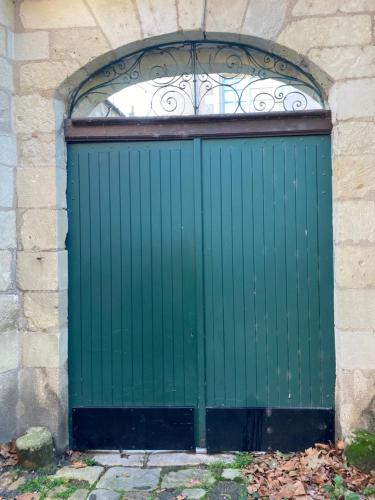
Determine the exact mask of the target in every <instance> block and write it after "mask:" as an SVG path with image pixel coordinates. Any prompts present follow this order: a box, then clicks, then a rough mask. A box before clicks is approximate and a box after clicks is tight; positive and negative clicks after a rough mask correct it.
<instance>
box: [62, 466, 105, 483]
mask: <svg viewBox="0 0 375 500" xmlns="http://www.w3.org/2000/svg"><path fill="white" fill-rule="evenodd" d="M103 470H104V467H100V466H99V465H95V466H94V467H83V468H82V469H73V468H72V467H63V468H62V469H60V470H58V471H57V472H56V474H55V475H54V476H53V477H59V478H63V479H68V480H75V481H86V482H87V483H90V484H92V483H95V482H96V481H97V480H98V479H99V477H100V476H101V474H102V472H103Z"/></svg>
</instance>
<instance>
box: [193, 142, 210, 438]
mask: <svg viewBox="0 0 375 500" xmlns="http://www.w3.org/2000/svg"><path fill="white" fill-rule="evenodd" d="M193 144H194V146H193V147H194V150H193V158H194V161H193V173H194V197H193V199H194V226H195V234H194V239H195V255H194V257H195V266H196V267H195V285H196V287H195V294H196V303H195V308H196V353H197V355H196V359H197V400H198V411H197V415H198V419H197V418H196V422H197V424H196V427H197V428H196V442H197V444H198V446H201V447H205V445H206V405H207V401H206V399H207V393H206V339H205V330H204V301H205V298H204V282H203V280H204V275H203V273H204V264H203V256H202V250H203V240H202V210H203V204H202V201H203V200H202V144H201V140H200V139H194V142H193Z"/></svg>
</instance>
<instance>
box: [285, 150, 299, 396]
mask: <svg viewBox="0 0 375 500" xmlns="http://www.w3.org/2000/svg"><path fill="white" fill-rule="evenodd" d="M295 186H296V159H295V144H294V141H287V142H286V144H285V235H286V236H285V239H286V252H285V254H286V262H285V266H286V296H287V299H286V300H287V314H288V350H289V356H288V357H289V394H288V404H289V406H298V404H299V400H300V356H299V336H298V328H299V325H298V299H297V287H298V278H297V247H296V187H295Z"/></svg>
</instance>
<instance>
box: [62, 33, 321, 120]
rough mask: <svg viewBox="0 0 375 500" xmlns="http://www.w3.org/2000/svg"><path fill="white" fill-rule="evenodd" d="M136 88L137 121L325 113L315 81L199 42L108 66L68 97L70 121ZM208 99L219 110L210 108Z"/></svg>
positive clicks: (245, 51)
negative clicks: (141, 104) (141, 103)
mask: <svg viewBox="0 0 375 500" xmlns="http://www.w3.org/2000/svg"><path fill="white" fill-rule="evenodd" d="M136 85H138V86H142V89H143V91H144V95H145V101H147V102H146V108H145V111H144V112H143V114H142V116H168V115H175V116H176V115H177V116H181V115H200V114H211V113H213V114H216V113H227V112H230V113H256V112H272V111H279V112H280V111H304V110H307V109H324V100H323V97H322V94H321V91H320V88H319V86H318V84H317V83H316V81H315V80H314V79H313V78H312V77H311V76H310V75H309V74H308V73H306V72H305V71H303V70H302V69H300V68H299V67H298V66H296V65H294V64H293V63H291V62H289V61H287V60H286V59H284V58H281V57H278V56H275V55H272V54H270V53H267V52H264V51H262V50H260V49H256V48H253V47H250V46H247V45H241V44H228V43H224V42H214V43H213V42H208V41H207V42H202V41H201V42H181V43H175V44H165V45H159V46H156V47H152V48H149V49H145V50H142V51H138V52H135V53H133V54H131V55H129V56H126V57H123V58H121V59H119V60H117V61H115V62H113V63H111V64H109V65H107V66H106V67H104V68H102V69H100V70H99V71H97V72H95V73H94V74H92V75H91V76H90V77H88V78H87V79H86V80H85V81H84V82H83V83H82V84H81V85H80V86H79V87H78V88H77V90H76V91H75V92H74V93H73V95H72V98H71V101H70V105H69V116H70V117H72V116H73V117H74V116H89V115H90V113H91V112H92V110H93V109H95V108H96V106H98V105H100V104H101V103H103V102H105V101H106V102H109V101H108V99H111V96H113V95H116V94H117V93H118V92H119V91H122V90H123V89H128V88H130V87H133V86H136ZM213 95H216V96H220V99H217V101H218V102H219V103H220V105H219V106H216V108H215V109H214V108H212V109H210V107H209V106H210V104H207V103H208V101H209V99H210V97H211V98H212V96H213ZM223 96H224V97H223ZM125 97H126V96H125ZM228 104H229V107H228V106H226V105H228ZM211 106H212V105H211ZM223 106H224V107H223ZM225 106H226V107H225ZM227 109H229V110H230V111H227ZM119 113H120V116H126V113H125V114H123V113H121V110H120V111H119Z"/></svg>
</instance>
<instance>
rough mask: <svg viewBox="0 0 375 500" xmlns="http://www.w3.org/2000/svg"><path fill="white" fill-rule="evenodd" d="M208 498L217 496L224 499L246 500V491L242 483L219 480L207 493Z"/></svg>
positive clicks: (212, 498)
mask: <svg viewBox="0 0 375 500" xmlns="http://www.w3.org/2000/svg"><path fill="white" fill-rule="evenodd" d="M207 497H208V499H209V500H218V499H219V498H222V499H224V498H225V499H226V500H246V499H247V491H246V488H245V486H244V485H243V484H240V483H238V482H236V481H219V482H217V483H216V484H215V485H214V486H213V487H212V489H211V490H210V491H209V492H208V495H207Z"/></svg>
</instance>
